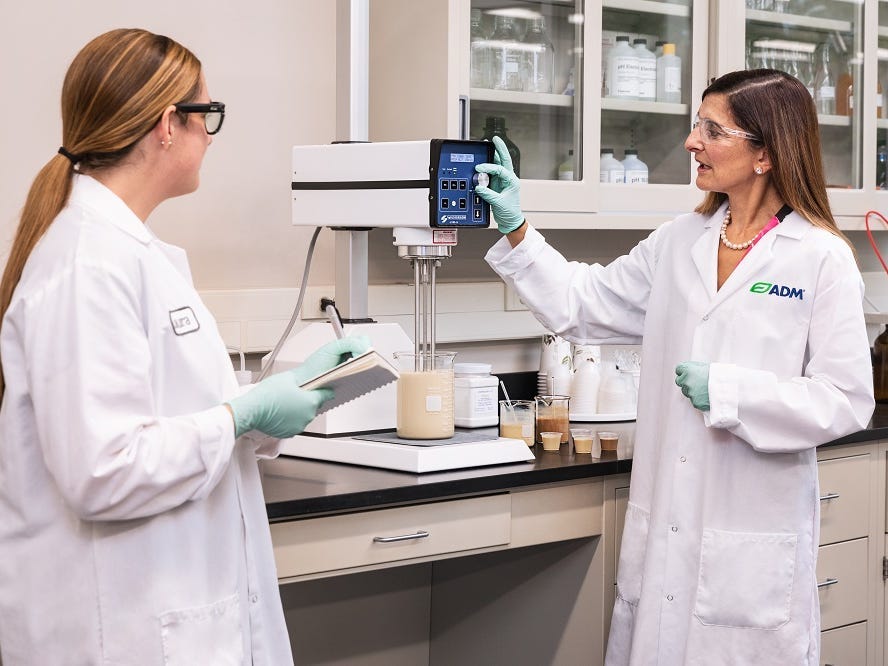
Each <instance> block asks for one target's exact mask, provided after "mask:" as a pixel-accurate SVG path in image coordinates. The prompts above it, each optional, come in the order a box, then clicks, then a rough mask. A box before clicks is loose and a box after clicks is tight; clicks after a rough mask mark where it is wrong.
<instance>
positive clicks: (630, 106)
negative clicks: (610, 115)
mask: <svg viewBox="0 0 888 666" xmlns="http://www.w3.org/2000/svg"><path fill="white" fill-rule="evenodd" d="M601 110H602V111H628V112H630V113H660V114H665V115H671V116H686V115H688V105H687V104H673V103H670V102H640V101H638V100H634V99H613V98H609V97H602V99H601Z"/></svg>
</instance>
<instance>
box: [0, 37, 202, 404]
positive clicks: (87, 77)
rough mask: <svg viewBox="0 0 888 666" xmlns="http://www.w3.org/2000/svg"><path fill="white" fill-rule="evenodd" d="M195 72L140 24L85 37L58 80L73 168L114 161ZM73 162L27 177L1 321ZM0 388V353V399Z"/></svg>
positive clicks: (186, 88)
mask: <svg viewBox="0 0 888 666" xmlns="http://www.w3.org/2000/svg"><path fill="white" fill-rule="evenodd" d="M200 72H201V64H200V61H199V60H198V59H197V58H196V57H195V56H194V54H193V53H191V51H189V50H188V49H186V48H185V47H183V46H182V45H180V44H178V43H177V42H175V41H173V40H172V39H170V38H169V37H164V36H162V35H155V34H153V33H150V32H148V31H146V30H138V29H119V30H112V31H110V32H106V33H105V34H103V35H99V36H98V37H96V38H95V39H93V40H92V41H91V42H89V43H88V44H87V45H86V46H84V47H83V49H81V51H80V52H79V53H78V54H77V56H76V57H75V58H74V60H73V62H72V63H71V66H70V67H69V68H68V72H67V74H66V75H65V82H64V85H63V86H62V146H63V147H64V149H65V150H66V151H67V152H68V153H69V154H71V155H75V156H76V158H75V161H76V162H77V167H76V168H77V169H78V170H82V171H88V172H95V171H99V170H102V169H107V168H111V167H114V166H117V165H119V164H120V163H121V162H122V161H123V160H124V159H126V157H127V156H128V155H129V154H130V153H131V152H132V150H133V148H134V147H135V145H136V144H137V143H138V141H139V140H140V139H141V138H142V137H144V136H145V135H146V134H148V132H150V131H151V129H152V128H153V127H154V126H155V125H156V124H157V122H158V120H160V117H161V115H162V114H163V111H164V109H166V108H167V107H168V106H169V105H170V104H175V103H177V102H183V101H191V100H193V99H195V98H196V97H197V95H198V94H199V91H200ZM74 170H75V167H74V164H72V161H71V160H70V159H68V158H67V157H64V156H62V155H55V156H54V157H53V158H52V159H50V160H49V162H47V163H46V165H45V166H44V167H43V168H42V169H41V170H40V172H39V173H38V174H37V177H36V178H34V182H33V183H32V184H31V189H30V191H29V192H28V197H27V199H26V200H25V206H24V208H23V209H22V214H21V218H20V219H19V225H18V229H17V230H16V234H15V239H14V240H13V243H12V249H11V251H10V254H9V259H8V261H7V263H6V268H5V270H4V271H3V279H2V281H0V322H2V320H3V317H4V315H5V314H6V310H7V309H8V308H9V304H10V302H11V301H12V295H13V292H14V291H15V288H16V286H17V285H18V283H19V280H20V279H21V276H22V271H23V270H24V267H25V263H26V262H27V260H28V257H29V256H30V255H31V251H32V250H33V249H34V246H35V245H36V244H37V242H38V241H39V240H40V238H41V237H42V236H43V234H44V233H46V230H47V229H48V228H49V225H50V224H52V221H53V220H54V219H55V217H56V216H57V215H58V214H59V212H60V211H61V210H62V208H64V207H65V204H66V203H67V201H68V197H69V195H70V194H71V183H72V177H73V172H74ZM4 392H5V382H4V379H3V373H2V359H0V399H2V397H3V393H4Z"/></svg>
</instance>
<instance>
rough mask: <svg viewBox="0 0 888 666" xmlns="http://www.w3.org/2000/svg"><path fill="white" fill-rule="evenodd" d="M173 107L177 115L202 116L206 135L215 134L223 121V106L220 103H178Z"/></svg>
mask: <svg viewBox="0 0 888 666" xmlns="http://www.w3.org/2000/svg"><path fill="white" fill-rule="evenodd" d="M173 106H175V107H176V111H178V112H179V113H202V114H204V117H203V119H204V127H205V128H206V130H207V134H215V133H216V132H218V131H219V130H220V129H222V121H223V120H225V105H224V104H223V103H222V102H202V103H201V102H179V103H178V104H174V105H173Z"/></svg>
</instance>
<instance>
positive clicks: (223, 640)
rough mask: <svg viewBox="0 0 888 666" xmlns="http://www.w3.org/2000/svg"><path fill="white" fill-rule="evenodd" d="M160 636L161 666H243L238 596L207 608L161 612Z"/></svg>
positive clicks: (197, 607)
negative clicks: (209, 665)
mask: <svg viewBox="0 0 888 666" xmlns="http://www.w3.org/2000/svg"><path fill="white" fill-rule="evenodd" d="M160 634H161V638H162V640H163V663H164V664H167V666H194V664H213V665H214V666H229V665H230V666H242V665H243V663H244V645H243V635H242V633H241V626H240V603H239V600H238V595H237V594H233V595H232V596H230V597H226V598H224V599H221V600H219V601H217V602H215V603H212V604H207V605H206V606H194V607H192V608H182V609H179V610H171V611H167V612H166V613H163V614H162V615H161V616H160Z"/></svg>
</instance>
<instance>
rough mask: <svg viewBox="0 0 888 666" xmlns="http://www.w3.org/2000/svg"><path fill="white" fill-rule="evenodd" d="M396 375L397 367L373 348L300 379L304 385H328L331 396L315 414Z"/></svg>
mask: <svg viewBox="0 0 888 666" xmlns="http://www.w3.org/2000/svg"><path fill="white" fill-rule="evenodd" d="M397 378H398V371H397V369H396V368H395V367H394V366H393V365H392V364H391V363H389V362H388V361H387V360H385V358H384V357H383V356H381V355H380V354H379V353H378V352H377V351H375V350H374V349H368V350H367V351H365V352H364V353H363V354H360V355H359V356H355V357H353V358H350V359H348V360H347V361H345V362H343V363H340V364H339V365H337V366H336V367H335V368H332V369H331V370H328V371H327V372H324V373H321V374H320V375H317V376H315V377H312V378H311V379H309V380H307V381H305V382H303V384H302V388H304V389H318V388H331V389H333V393H334V395H333V397H332V398H331V399H330V400H328V401H327V402H325V403H324V404H323V405H321V408H320V409H319V410H318V414H323V413H324V412H328V411H330V410H331V409H333V408H334V407H339V405H341V404H343V403H346V402H350V401H351V400H354V399H355V398H359V397H361V396H362V395H364V394H365V393H370V391H375V390H376V389H378V388H380V387H381V386H385V385H386V384H388V383H390V382H393V381H395V380H396V379H397Z"/></svg>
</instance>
